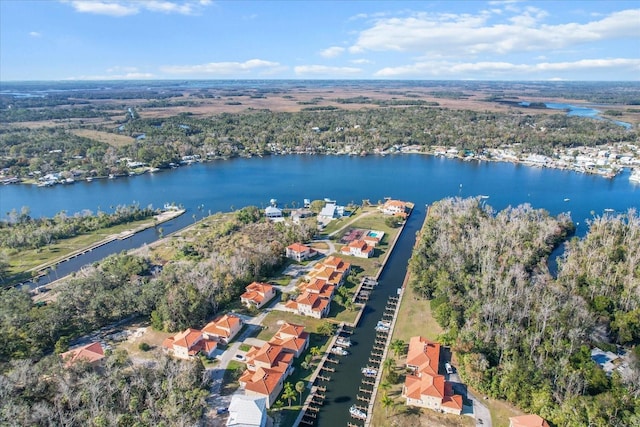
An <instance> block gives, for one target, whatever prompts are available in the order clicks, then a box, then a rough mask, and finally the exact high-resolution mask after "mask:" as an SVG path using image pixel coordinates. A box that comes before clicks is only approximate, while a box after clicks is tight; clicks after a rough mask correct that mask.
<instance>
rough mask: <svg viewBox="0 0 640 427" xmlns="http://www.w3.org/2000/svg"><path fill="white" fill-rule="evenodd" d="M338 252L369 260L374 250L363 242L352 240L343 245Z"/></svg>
mask: <svg viewBox="0 0 640 427" xmlns="http://www.w3.org/2000/svg"><path fill="white" fill-rule="evenodd" d="M340 252H341V253H342V254H344V255H351V256H354V257H358V258H371V257H372V256H373V252H374V248H373V246H370V245H368V244H367V243H366V242H365V241H364V240H354V241H352V242H350V243H349V244H348V245H344V246H343V247H342V249H340Z"/></svg>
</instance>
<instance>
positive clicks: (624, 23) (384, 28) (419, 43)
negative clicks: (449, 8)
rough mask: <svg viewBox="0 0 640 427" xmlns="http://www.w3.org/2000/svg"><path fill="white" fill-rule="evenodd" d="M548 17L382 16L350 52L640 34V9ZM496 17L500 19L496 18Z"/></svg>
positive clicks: (468, 49)
mask: <svg viewBox="0 0 640 427" xmlns="http://www.w3.org/2000/svg"><path fill="white" fill-rule="evenodd" d="M546 16H547V13H546V12H545V11H543V10H541V9H537V8H534V7H526V8H524V10H521V11H519V12H517V13H515V12H514V13H509V14H505V15H504V16H499V15H497V14H496V13H495V12H492V11H482V12H480V13H478V14H476V15H471V14H451V13H449V14H433V13H414V14H413V15H412V16H410V17H403V18H398V17H395V18H382V19H378V20H376V21H375V22H374V23H373V24H372V26H371V27H369V28H367V29H365V30H363V31H362V32H360V34H359V36H358V39H357V41H356V43H355V44H353V45H352V46H351V47H350V48H349V51H350V52H351V53H362V52H365V51H398V52H417V53H421V54H428V55H448V56H453V55H477V54H480V53H487V54H496V53H497V54H507V53H513V52H529V51H535V50H538V51H545V52H546V51H549V50H553V49H560V48H564V47H568V46H574V45H579V44H582V43H587V42H593V41H599V40H605V39H619V38H640V25H638V23H639V22H640V9H630V10H623V11H618V12H614V13H611V14H610V15H608V16H606V17H603V18H601V19H598V20H594V21H591V22H587V23H584V24H581V23H573V22H570V23H565V24H544V23H543V22H542V21H543V20H544V18H546ZM496 19H497V20H498V22H494V21H495V20H496Z"/></svg>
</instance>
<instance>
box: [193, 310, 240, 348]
mask: <svg viewBox="0 0 640 427" xmlns="http://www.w3.org/2000/svg"><path fill="white" fill-rule="evenodd" d="M242 325H243V322H242V319H241V318H239V317H238V316H236V315H235V314H225V315H223V316H219V317H217V318H216V319H214V320H213V321H211V322H209V323H207V325H206V326H205V327H204V328H202V333H203V335H204V338H206V339H209V340H213V341H217V342H219V343H222V344H228V343H229V341H231V340H232V339H233V338H234V337H235V336H236V334H237V333H238V332H240V330H241V329H242Z"/></svg>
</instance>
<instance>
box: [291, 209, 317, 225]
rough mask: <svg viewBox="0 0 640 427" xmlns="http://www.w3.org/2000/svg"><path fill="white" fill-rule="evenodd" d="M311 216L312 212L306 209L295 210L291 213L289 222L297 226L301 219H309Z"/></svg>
mask: <svg viewBox="0 0 640 427" xmlns="http://www.w3.org/2000/svg"><path fill="white" fill-rule="evenodd" d="M312 216H313V212H312V211H310V210H309V209H306V208H302V209H296V210H295V211H293V212H291V220H292V221H293V222H295V223H296V224H299V223H300V220H301V219H305V218H311V217H312Z"/></svg>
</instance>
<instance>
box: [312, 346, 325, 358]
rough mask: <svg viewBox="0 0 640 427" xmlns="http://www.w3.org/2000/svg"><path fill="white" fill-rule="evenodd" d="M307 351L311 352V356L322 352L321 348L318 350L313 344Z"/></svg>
mask: <svg viewBox="0 0 640 427" xmlns="http://www.w3.org/2000/svg"><path fill="white" fill-rule="evenodd" d="M309 353H311V355H312V356H313V357H318V356H320V355H321V354H322V350H320V347H318V346H313V347H311V348H310V349H309Z"/></svg>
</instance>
